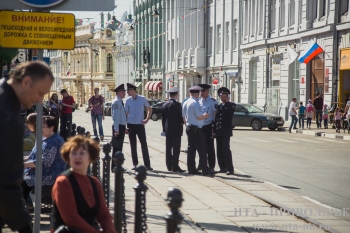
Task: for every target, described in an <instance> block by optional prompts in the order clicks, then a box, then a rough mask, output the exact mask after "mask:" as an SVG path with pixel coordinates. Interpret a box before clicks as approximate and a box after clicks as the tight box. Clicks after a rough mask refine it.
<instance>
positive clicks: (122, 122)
mask: <svg viewBox="0 0 350 233" xmlns="http://www.w3.org/2000/svg"><path fill="white" fill-rule="evenodd" d="M125 91H126V90H125V87H124V83H123V84H120V85H119V86H118V87H117V88H116V89H114V92H116V97H115V98H114V100H113V102H112V106H111V113H112V120H113V125H112V135H113V137H116V138H117V140H118V142H119V148H116V145H113V151H112V154H113V155H114V154H115V153H116V152H117V151H123V144H124V138H125V131H126V127H125V126H126V113H125V108H124V102H123V99H124V97H125ZM111 166H112V167H111V168H112V171H113V168H114V167H115V164H114V163H112V164H111Z"/></svg>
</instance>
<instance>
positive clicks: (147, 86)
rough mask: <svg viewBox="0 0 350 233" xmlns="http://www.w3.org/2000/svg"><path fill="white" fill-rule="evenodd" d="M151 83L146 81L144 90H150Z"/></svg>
mask: <svg viewBox="0 0 350 233" xmlns="http://www.w3.org/2000/svg"><path fill="white" fill-rule="evenodd" d="M151 83H153V82H152V81H148V82H147V83H146V85H145V90H149V89H150V84H151Z"/></svg>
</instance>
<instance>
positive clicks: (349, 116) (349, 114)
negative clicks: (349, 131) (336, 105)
mask: <svg viewBox="0 0 350 233" xmlns="http://www.w3.org/2000/svg"><path fill="white" fill-rule="evenodd" d="M346 105H348V106H349V109H348V118H350V100H349V101H348V102H347V103H346Z"/></svg>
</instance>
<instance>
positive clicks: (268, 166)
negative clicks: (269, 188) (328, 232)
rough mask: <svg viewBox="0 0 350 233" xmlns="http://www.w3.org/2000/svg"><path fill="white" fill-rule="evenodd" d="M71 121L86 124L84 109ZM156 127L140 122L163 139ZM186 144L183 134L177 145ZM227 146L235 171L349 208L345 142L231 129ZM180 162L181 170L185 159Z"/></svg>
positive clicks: (349, 160)
mask: <svg viewBox="0 0 350 233" xmlns="http://www.w3.org/2000/svg"><path fill="white" fill-rule="evenodd" d="M73 122H76V123H77V125H79V122H81V123H82V124H89V123H90V122H91V120H90V114H88V113H85V112H83V111H76V112H75V113H74V116H73ZM103 124H104V129H105V135H111V132H110V131H111V125H112V120H111V117H106V120H105V121H104V122H103ZM287 124H288V123H287ZM90 125H91V123H90ZM89 130H91V129H89ZM161 131H162V127H161V120H159V121H152V120H150V121H149V123H148V124H147V125H146V134H147V137H152V138H156V139H158V140H160V141H164V142H165V139H164V137H162V136H160V133H161ZM186 147H187V137H186V136H185V133H184V136H183V137H182V148H183V149H186ZM231 150H232V154H233V162H234V167H235V169H237V170H239V171H242V172H244V173H246V174H249V175H251V176H254V177H256V178H259V179H261V180H263V181H267V182H271V183H273V184H276V185H279V186H282V187H284V188H287V189H289V190H290V191H292V192H295V193H298V194H299V195H301V196H305V197H308V198H312V199H314V200H316V201H318V202H320V203H322V204H325V205H328V206H331V207H334V208H338V209H342V208H349V207H350V186H349V181H350V169H349V167H350V153H349V152H350V142H349V141H345V140H339V139H328V138H321V137H314V136H309V135H303V134H290V133H288V132H285V131H270V130H261V131H253V130H251V128H237V129H234V130H233V137H232V138H231ZM180 160H182V161H183V163H184V162H185V161H186V154H184V153H181V155H180ZM181 167H182V168H183V169H186V166H185V164H183V165H181ZM164 169H165V168H164ZM216 170H218V168H217V169H216Z"/></svg>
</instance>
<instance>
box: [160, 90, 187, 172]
mask: <svg viewBox="0 0 350 233" xmlns="http://www.w3.org/2000/svg"><path fill="white" fill-rule="evenodd" d="M167 92H168V93H169V95H170V99H169V101H168V102H167V103H165V104H164V105H163V106H162V125H163V132H164V133H165V137H166V139H165V141H166V145H165V146H166V160H165V161H166V166H167V168H168V171H173V172H185V170H182V169H181V168H180V167H179V156H180V148H181V136H182V132H183V127H182V125H183V118H182V108H181V104H180V103H179V102H177V99H178V96H179V95H178V92H179V88H178V87H173V88H170V89H169V90H168V91H167Z"/></svg>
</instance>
